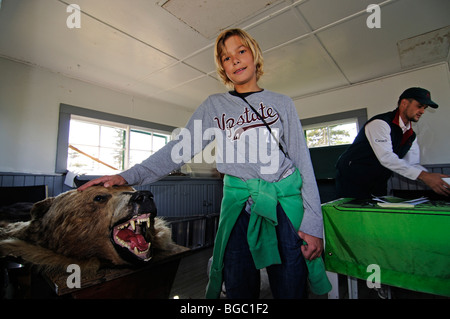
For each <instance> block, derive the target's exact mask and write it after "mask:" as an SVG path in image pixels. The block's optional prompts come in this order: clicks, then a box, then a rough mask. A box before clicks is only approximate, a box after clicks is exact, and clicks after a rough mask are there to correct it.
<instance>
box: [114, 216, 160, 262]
mask: <svg viewBox="0 0 450 319" xmlns="http://www.w3.org/2000/svg"><path fill="white" fill-rule="evenodd" d="M150 222H151V221H150V214H142V215H138V216H133V217H132V218H131V219H129V220H127V221H125V222H121V223H119V224H116V225H115V226H114V227H113V232H112V239H113V243H114V244H115V245H117V246H120V247H122V248H125V249H127V250H128V251H129V252H130V253H132V254H133V255H134V256H135V257H137V258H138V259H140V260H142V261H148V260H150V259H151V258H152V252H151V243H150V239H148V238H146V234H147V229H148V228H150Z"/></svg>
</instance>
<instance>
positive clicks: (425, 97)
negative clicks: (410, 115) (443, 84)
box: [399, 87, 438, 109]
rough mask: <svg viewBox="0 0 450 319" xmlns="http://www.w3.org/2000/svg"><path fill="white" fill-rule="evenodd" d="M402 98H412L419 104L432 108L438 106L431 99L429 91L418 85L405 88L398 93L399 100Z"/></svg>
mask: <svg viewBox="0 0 450 319" xmlns="http://www.w3.org/2000/svg"><path fill="white" fill-rule="evenodd" d="M402 99H414V100H416V101H417V102H419V103H420V104H425V105H428V106H430V107H432V108H434V109H437V108H438V105H437V104H436V103H434V102H433V101H432V100H431V94H430V91H428V90H425V89H423V88H419V87H413V88H409V89H406V90H405V91H404V92H403V93H402V95H400V98H399V101H401V100H402Z"/></svg>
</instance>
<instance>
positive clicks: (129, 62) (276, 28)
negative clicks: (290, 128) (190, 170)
mask: <svg viewBox="0 0 450 319" xmlns="http://www.w3.org/2000/svg"><path fill="white" fill-rule="evenodd" d="M0 3H1V8H0V56H2V57H5V58H8V59H12V60H15V61H20V62H24V63H27V64H30V65H35V66H39V67H44V68H46V69H49V70H51V71H53V72H58V73H61V74H63V75H66V76H69V77H72V78H76V79H80V80H83V81H87V82H89V83H95V84H98V85H101V86H105V87H108V88H112V89H115V90H120V91H122V92H126V93H128V94H131V95H135V96H140V97H150V98H153V99H156V100H163V101H166V102H170V103H173V104H176V105H179V106H181V107H184V108H187V109H189V110H193V109H195V108H196V107H197V106H198V105H199V104H200V103H201V102H202V101H203V100H204V99H205V98H206V97H207V96H208V95H210V94H212V93H216V92H223V91H225V88H224V86H223V85H222V83H221V82H220V81H218V79H217V76H216V73H215V66H214V60H213V44H214V40H215V37H216V36H217V34H218V33H219V32H220V30H222V29H224V28H228V27H240V28H244V29H246V30H247V31H248V32H249V33H250V34H251V35H252V36H254V37H255V38H256V40H257V41H258V42H259V44H260V46H261V48H262V50H263V56H264V59H265V75H264V76H263V77H262V79H261V80H260V85H261V86H262V87H264V88H266V89H270V90H273V91H277V92H280V93H284V94H287V95H289V96H291V97H292V98H297V97H301V96H304V95H309V94H313V93H317V92H321V91H324V90H329V89H334V88H339V87H343V86H348V85H352V84H355V83H359V82H362V81H367V80H370V79H374V78H378V77H381V76H385V75H389V74H393V73H396V72H400V71H402V70H404V69H406V68H415V67H417V66H420V65H424V64H429V63H435V62H439V61H445V60H447V59H448V50H449V49H448V47H449V46H448V43H449V28H448V26H449V25H450V1H449V0H426V1H425V0H387V1H377V0H300V1H294V0H285V1H283V0H278V1H277V0H272V1H270V0H245V1H242V0H169V1H167V0H67V1H65V0H3V1H1V0H0ZM70 3H76V4H78V5H79V6H80V8H81V20H80V21H81V28H79V29H77V28H74V29H69V28H68V27H67V25H66V20H67V19H68V17H69V16H70V15H71V12H67V10H66V9H67V7H68V5H69V4H70ZM369 4H379V5H380V8H381V14H380V17H381V28H379V29H370V28H368V27H367V25H366V20H367V18H368V17H369V16H370V15H371V14H372V12H366V8H367V6H368V5H369ZM444 27H447V28H446V29H442V28H444ZM438 29H441V30H438ZM435 30H437V31H435ZM432 31H434V32H432ZM419 35H420V37H417V36H419ZM429 39H434V40H433V41H431V40H430V41H428V40H429ZM424 48H425V49H424ZM0 72H1V71H0Z"/></svg>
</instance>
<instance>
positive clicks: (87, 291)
mask: <svg viewBox="0 0 450 319" xmlns="http://www.w3.org/2000/svg"><path fill="white" fill-rule="evenodd" d="M190 251H191V250H190V249H188V248H186V247H183V246H179V245H175V246H174V248H173V249H172V250H171V251H167V252H159V253H155V255H154V256H153V258H152V260H150V261H149V262H148V265H145V266H142V267H137V268H123V267H122V268H104V269H100V270H99V271H98V272H97V274H96V275H95V276H91V277H89V278H86V277H83V276H82V277H81V288H69V287H68V286H67V278H68V276H69V275H70V273H66V274H59V275H56V276H46V275H42V277H43V280H44V281H46V284H47V285H48V286H49V287H50V289H51V291H52V293H53V294H54V295H56V296H57V297H60V298H73V299H131V298H133V299H136V298H139V299H146V298H152V299H167V298H168V297H169V293H170V290H171V287H172V284H173V281H174V279H175V275H176V273H177V270H178V265H179V262H180V260H181V258H183V257H184V256H186V255H187V254H189V253H190ZM48 286H47V287H48ZM35 294H36V293H35ZM37 294H39V292H37Z"/></svg>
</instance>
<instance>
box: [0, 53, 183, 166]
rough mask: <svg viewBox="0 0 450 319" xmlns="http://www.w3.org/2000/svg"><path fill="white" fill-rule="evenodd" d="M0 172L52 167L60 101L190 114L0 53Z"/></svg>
mask: <svg viewBox="0 0 450 319" xmlns="http://www.w3.org/2000/svg"><path fill="white" fill-rule="evenodd" d="M0 70H1V72H0V172H19V173H43V174H52V173H54V172H55V159H56V144H57V135H58V117H59V105H60V103H65V104H69V105H74V106H78V107H83V108H89V109H93V110H97V111H102V112H107V113H112V114H117V115H121V116H127V117H133V118H137V119H142V120H146V121H150V122H156V123H161V124H166V125H171V126H175V127H178V126H184V125H185V124H186V122H187V120H188V119H189V117H190V115H191V113H190V112H188V111H186V110H183V109H180V108H179V107H176V106H174V105H170V104H167V103H164V102H160V101H155V100H147V99H141V98H137V97H133V96H131V95H127V94H123V93H120V92H117V91H113V90H109V89H106V88H103V87H99V86H95V85H92V84H88V83H85V82H82V81H78V80H74V79H71V78H68V77H65V76H62V75H60V74H56V73H52V72H49V71H47V70H44V69H42V68H38V67H34V66H28V65H24V64H21V63H17V62H13V61H10V60H7V59H3V58H0Z"/></svg>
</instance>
